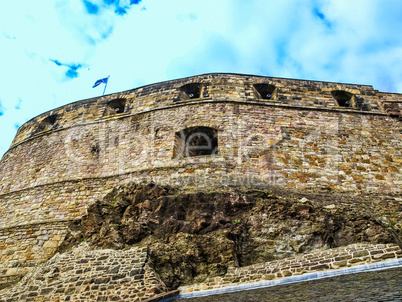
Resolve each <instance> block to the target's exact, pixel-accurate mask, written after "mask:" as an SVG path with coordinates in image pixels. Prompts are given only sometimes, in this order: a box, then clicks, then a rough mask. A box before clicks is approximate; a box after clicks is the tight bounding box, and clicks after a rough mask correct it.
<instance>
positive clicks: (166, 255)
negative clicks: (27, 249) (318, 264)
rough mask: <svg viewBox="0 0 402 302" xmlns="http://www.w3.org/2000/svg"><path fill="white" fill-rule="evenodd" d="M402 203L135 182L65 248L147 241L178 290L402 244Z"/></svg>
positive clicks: (101, 205) (74, 232)
mask: <svg viewBox="0 0 402 302" xmlns="http://www.w3.org/2000/svg"><path fill="white" fill-rule="evenodd" d="M401 208H402V202H401V199H400V198H398V197H392V196H385V197H384V196H353V195H347V194H340V195H334V194H320V195H306V194H300V193H295V192H291V191H283V190H277V189H271V190H255V189H254V190H251V189H250V190H247V189H244V188H243V189H242V190H240V189H236V188H213V189H211V191H207V192H196V191H194V192H192V191H189V190H187V191H180V190H177V189H172V188H169V187H160V186H158V185H156V184H154V183H151V184H148V185H137V184H130V185H128V186H123V187H119V188H116V189H113V191H112V192H111V193H109V194H107V195H106V196H105V198H104V199H103V200H100V201H98V202H96V203H95V204H93V205H92V206H90V207H89V209H88V215H86V216H85V217H83V218H82V219H81V220H79V221H76V222H74V223H72V224H71V225H70V233H69V234H68V235H67V237H66V240H65V241H64V243H63V244H62V245H61V247H60V249H59V250H60V252H63V251H66V250H68V249H70V248H71V247H72V246H75V245H77V244H78V243H80V242H82V241H84V242H88V243H89V244H90V245H91V246H93V247H96V248H113V249H124V248H128V247H131V246H136V245H139V246H141V245H142V246H148V247H149V249H150V251H151V253H150V259H151V262H150V265H152V266H153V267H154V268H155V270H156V272H157V273H158V274H159V275H160V277H161V279H162V280H163V281H164V282H165V284H166V285H167V286H168V287H169V288H171V289H173V288H177V287H178V286H180V285H185V284H192V283H199V282H202V281H203V280H205V279H206V278H208V277H213V276H222V275H224V274H225V273H226V272H227V269H228V267H230V266H237V267H239V266H247V265H252V264H256V263H263V262H267V261H271V260H276V259H283V258H286V257H294V256H297V255H299V254H302V253H307V252H311V251H314V250H317V249H325V248H335V247H339V246H346V245H349V244H353V243H361V242H367V243H373V244H385V243H398V242H399V243H400V238H401V235H400V234H401Z"/></svg>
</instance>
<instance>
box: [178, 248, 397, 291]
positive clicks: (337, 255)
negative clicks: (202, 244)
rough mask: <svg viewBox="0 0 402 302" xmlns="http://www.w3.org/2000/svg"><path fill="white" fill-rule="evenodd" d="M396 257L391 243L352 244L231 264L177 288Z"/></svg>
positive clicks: (269, 277)
mask: <svg viewBox="0 0 402 302" xmlns="http://www.w3.org/2000/svg"><path fill="white" fill-rule="evenodd" d="M396 258H402V250H401V249H400V248H399V246H396V245H393V244H375V245H374V244H352V245H349V246H346V247H339V248H335V249H330V250H324V251H316V252H313V253H309V254H303V255H299V256H296V257H292V258H285V259H281V260H275V261H271V262H266V263H261V264H255V265H251V266H247V267H239V268H235V267H231V268H229V269H228V271H227V273H226V275H224V276H222V277H215V278H209V279H206V280H205V281H204V282H203V283H200V284H194V285H189V286H182V287H180V288H179V290H180V293H181V294H187V293H192V292H197V291H201V290H214V289H220V288H225V287H233V286H238V285H241V284H247V283H255V282H261V281H266V280H275V279H281V278H284V277H290V276H297V275H303V274H306V273H312V272H317V271H324V270H333V269H340V268H345V267H350V266H355V265H362V264H369V263H375V262H381V261H386V260H390V259H396Z"/></svg>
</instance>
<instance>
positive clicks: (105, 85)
mask: <svg viewBox="0 0 402 302" xmlns="http://www.w3.org/2000/svg"><path fill="white" fill-rule="evenodd" d="M109 77H110V75H108V76H107V81H106V85H105V88H104V89H103V94H102V95H105V91H106V87H107V83H109Z"/></svg>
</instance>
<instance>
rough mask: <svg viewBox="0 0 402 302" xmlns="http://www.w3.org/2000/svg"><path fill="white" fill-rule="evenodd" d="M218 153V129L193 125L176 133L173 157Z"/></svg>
mask: <svg viewBox="0 0 402 302" xmlns="http://www.w3.org/2000/svg"><path fill="white" fill-rule="evenodd" d="M217 154H218V131H217V130H216V129H213V128H209V127H191V128H187V129H183V130H181V131H179V132H176V134H175V144H174V149H173V157H192V156H203V155H217Z"/></svg>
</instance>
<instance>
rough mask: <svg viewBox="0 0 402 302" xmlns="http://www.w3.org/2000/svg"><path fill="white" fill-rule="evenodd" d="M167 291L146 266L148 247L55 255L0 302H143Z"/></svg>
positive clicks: (5, 292) (0, 297) (6, 291)
mask: <svg viewBox="0 0 402 302" xmlns="http://www.w3.org/2000/svg"><path fill="white" fill-rule="evenodd" d="M163 292H167V289H166V286H165V285H164V284H163V282H162V281H161V280H160V279H159V278H158V276H157V274H156V273H155V272H154V271H153V270H152V269H151V268H150V266H149V265H148V250H147V248H136V249H130V250H125V251H115V250H94V251H86V249H85V247H84V246H82V247H80V248H77V249H76V250H74V251H71V252H68V253H64V254H62V255H60V254H57V255H56V256H54V257H53V258H52V259H51V260H49V261H48V262H47V263H45V264H44V265H41V266H38V267H37V268H35V269H33V270H32V271H30V272H29V273H28V274H27V275H26V276H25V277H24V278H23V279H22V280H21V281H20V282H18V284H17V285H15V286H14V287H12V288H11V289H4V290H2V291H0V301H142V300H145V299H148V298H150V297H153V296H155V295H157V294H160V293H163Z"/></svg>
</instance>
